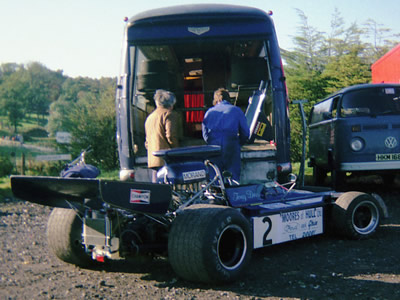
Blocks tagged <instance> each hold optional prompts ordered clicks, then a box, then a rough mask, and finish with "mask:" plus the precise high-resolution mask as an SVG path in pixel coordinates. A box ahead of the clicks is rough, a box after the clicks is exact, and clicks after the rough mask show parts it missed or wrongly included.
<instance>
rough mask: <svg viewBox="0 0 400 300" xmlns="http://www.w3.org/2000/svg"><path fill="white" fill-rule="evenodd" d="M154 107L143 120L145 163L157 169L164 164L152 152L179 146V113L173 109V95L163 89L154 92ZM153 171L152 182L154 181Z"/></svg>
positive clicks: (174, 99)
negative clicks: (145, 150) (144, 120)
mask: <svg viewBox="0 0 400 300" xmlns="http://www.w3.org/2000/svg"><path fill="white" fill-rule="evenodd" d="M154 101H155V103H156V109H155V110H154V111H153V112H152V113H151V114H150V115H149V116H148V117H147V119H146V122H145V130H146V142H145V146H146V149H147V165H148V167H149V168H151V169H153V170H155V171H157V170H158V169H159V168H160V167H162V166H163V165H164V160H163V159H162V158H160V157H156V156H154V155H153V154H152V153H153V152H154V151H157V150H161V149H171V148H175V147H179V132H180V128H179V115H178V113H177V112H176V111H173V108H174V104H175V102H176V98H175V95H174V94H173V93H171V92H168V91H165V90H161V89H160V90H157V91H156V92H155V94H154ZM155 175H156V174H155V172H154V174H153V182H154V181H155Z"/></svg>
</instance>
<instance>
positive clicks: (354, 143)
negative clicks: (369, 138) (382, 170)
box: [350, 137, 365, 152]
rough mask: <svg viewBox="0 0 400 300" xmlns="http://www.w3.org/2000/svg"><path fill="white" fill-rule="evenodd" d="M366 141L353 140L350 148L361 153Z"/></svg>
mask: <svg viewBox="0 0 400 300" xmlns="http://www.w3.org/2000/svg"><path fill="white" fill-rule="evenodd" d="M364 145H365V143H364V141H363V140H362V139H361V138H358V137H357V138H353V139H352V140H351V142H350V148H351V150H353V151H356V152H357V151H361V150H362V149H363V148H364Z"/></svg>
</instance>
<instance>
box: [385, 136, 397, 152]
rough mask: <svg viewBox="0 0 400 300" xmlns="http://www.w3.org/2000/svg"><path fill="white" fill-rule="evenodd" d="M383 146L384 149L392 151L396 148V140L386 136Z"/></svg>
mask: <svg viewBox="0 0 400 300" xmlns="http://www.w3.org/2000/svg"><path fill="white" fill-rule="evenodd" d="M385 146H386V148H389V149H393V148H394V147H396V146H397V140H396V138H395V137H393V136H388V137H387V138H386V140H385Z"/></svg>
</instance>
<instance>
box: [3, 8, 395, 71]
mask: <svg viewBox="0 0 400 300" xmlns="http://www.w3.org/2000/svg"><path fill="white" fill-rule="evenodd" d="M194 3H222V4H234V5H235V4H236V5H246V6H252V7H256V8H259V9H262V10H264V11H269V10H271V11H272V12H273V19H274V23H275V26H276V32H277V35H278V41H279V44H280V46H281V48H284V49H287V50H292V49H293V44H292V40H293V37H294V36H295V35H296V34H297V33H298V31H297V27H298V26H299V24H300V18H299V17H298V14H297V12H296V9H300V10H302V11H303V12H304V14H305V15H306V16H307V18H308V22H309V25H311V26H312V27H314V28H315V29H317V30H318V31H324V32H329V26H330V21H331V17H332V14H333V13H334V11H335V8H337V9H338V10H339V12H340V13H341V16H342V17H343V19H344V21H345V25H346V27H348V26H350V25H351V24H352V23H354V22H357V24H358V25H362V24H363V23H364V22H365V21H366V20H367V19H373V20H374V21H376V22H377V23H378V24H382V26H383V27H385V28H390V29H392V31H393V33H400V18H399V11H400V2H399V0H274V1H272V0H247V1H243V0H229V1H225V0H214V1H207V0H191V1H190V0H166V1H165V0H164V1H157V0H153V1H151V0H68V1H65V0H0V64H3V63H11V62H14V63H18V64H27V63H29V62H34V61H35V62H40V63H42V64H44V65H45V66H46V67H47V68H49V69H51V70H54V71H56V70H63V74H64V75H66V76H69V77H78V76H83V77H91V78H101V77H116V76H118V73H119V69H120V56H121V45H122V38H123V30H124V25H125V23H124V18H125V17H131V16H133V15H135V14H137V13H140V12H142V11H145V10H148V9H153V8H158V7H162V6H171V5H181V4H194Z"/></svg>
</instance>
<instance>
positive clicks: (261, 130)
mask: <svg viewBox="0 0 400 300" xmlns="http://www.w3.org/2000/svg"><path fill="white" fill-rule="evenodd" d="M265 128H267V124H266V123H263V122H258V123H257V125H256V129H255V132H256V135H258V136H263V134H264V131H265Z"/></svg>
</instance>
